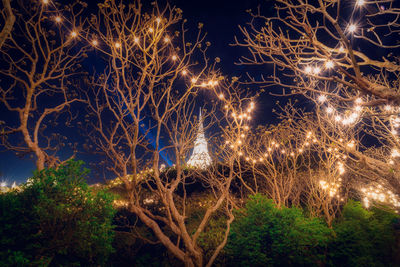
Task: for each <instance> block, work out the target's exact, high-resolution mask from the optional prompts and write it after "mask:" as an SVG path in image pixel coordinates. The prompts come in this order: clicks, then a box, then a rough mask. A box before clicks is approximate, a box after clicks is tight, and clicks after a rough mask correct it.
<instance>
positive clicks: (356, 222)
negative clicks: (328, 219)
mask: <svg viewBox="0 0 400 267" xmlns="http://www.w3.org/2000/svg"><path fill="white" fill-rule="evenodd" d="M396 218H398V216H397V215H396V214H395V213H393V212H389V211H385V210H383V209H377V208H374V209H371V211H368V210H366V209H364V208H363V207H362V206H361V203H360V202H356V201H349V202H348V203H347V204H346V205H345V206H344V208H343V212H342V217H341V218H340V219H339V220H338V221H337V222H336V223H335V224H334V225H333V228H334V230H335V232H336V239H335V240H334V241H333V242H332V243H331V245H330V263H331V264H332V265H338V264H339V265H342V266H394V264H393V260H392V259H393V255H394V253H395V251H394V247H395V242H396V240H395V232H394V228H393V225H394V222H395V220H396Z"/></svg>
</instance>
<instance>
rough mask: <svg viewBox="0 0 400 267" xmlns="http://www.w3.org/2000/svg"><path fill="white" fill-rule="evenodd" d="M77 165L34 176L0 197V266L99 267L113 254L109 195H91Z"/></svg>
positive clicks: (51, 169) (74, 162)
mask: <svg viewBox="0 0 400 267" xmlns="http://www.w3.org/2000/svg"><path fill="white" fill-rule="evenodd" d="M82 164H83V163H82V162H77V161H68V162H67V163H66V164H64V165H61V166H59V167H58V168H57V169H55V168H49V169H45V170H43V171H41V172H36V173H35V174H34V177H33V178H32V179H31V181H30V182H29V183H27V184H26V185H24V186H22V190H21V191H12V192H9V193H5V194H2V195H0V211H1V215H0V246H1V247H2V248H6V249H4V250H2V251H1V252H0V265H1V266H24V265H27V264H28V263H29V265H41V266H43V265H44V266H47V265H56V266H59V265H68V266H71V265H84V266H91V265H96V266H98V265H104V264H105V263H106V261H107V257H108V255H109V254H110V253H111V252H112V250H113V249H112V245H111V244H112V239H113V230H112V219H113V216H114V209H113V207H112V201H113V199H112V196H111V195H110V194H108V193H105V192H104V191H99V192H97V193H95V194H94V193H93V192H92V191H91V189H90V188H89V186H88V185H87V183H86V181H85V176H86V175H87V173H88V170H87V169H82Z"/></svg>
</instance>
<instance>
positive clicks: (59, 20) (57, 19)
mask: <svg viewBox="0 0 400 267" xmlns="http://www.w3.org/2000/svg"><path fill="white" fill-rule="evenodd" d="M54 20H55V21H56V22H57V23H60V22H61V21H62V19H61V17H60V16H57V17H55V18H54Z"/></svg>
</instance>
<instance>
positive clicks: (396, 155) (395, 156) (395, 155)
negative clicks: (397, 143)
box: [392, 148, 400, 158]
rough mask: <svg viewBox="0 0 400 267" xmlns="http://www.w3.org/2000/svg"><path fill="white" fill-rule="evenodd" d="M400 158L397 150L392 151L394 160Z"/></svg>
mask: <svg viewBox="0 0 400 267" xmlns="http://www.w3.org/2000/svg"><path fill="white" fill-rule="evenodd" d="M397 157H400V152H399V151H398V150H397V149H396V148H395V149H393V150H392V158H397Z"/></svg>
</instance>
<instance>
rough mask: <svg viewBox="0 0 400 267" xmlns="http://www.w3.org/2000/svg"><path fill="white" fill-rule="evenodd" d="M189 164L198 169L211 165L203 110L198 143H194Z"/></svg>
mask: <svg viewBox="0 0 400 267" xmlns="http://www.w3.org/2000/svg"><path fill="white" fill-rule="evenodd" d="M187 164H188V165H190V166H193V167H197V168H205V167H207V166H208V165H210V164H211V157H210V155H209V154H208V148H207V141H206V138H205V136H204V127H203V118H202V115H201V109H200V114H199V128H198V130H197V137H196V141H195V142H194V148H193V153H192V156H191V157H190V158H189V160H188V162H187Z"/></svg>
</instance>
